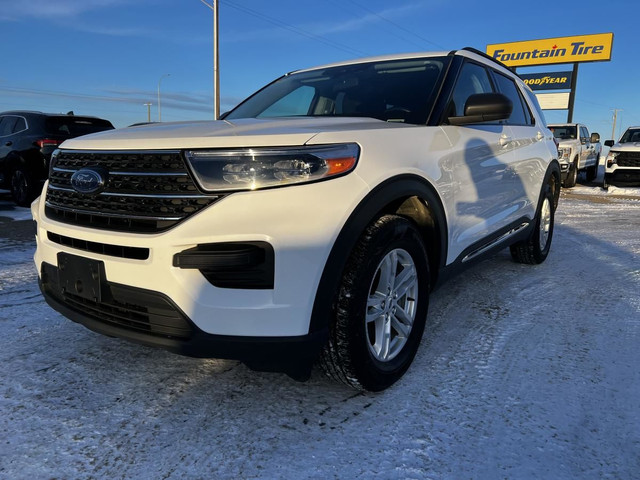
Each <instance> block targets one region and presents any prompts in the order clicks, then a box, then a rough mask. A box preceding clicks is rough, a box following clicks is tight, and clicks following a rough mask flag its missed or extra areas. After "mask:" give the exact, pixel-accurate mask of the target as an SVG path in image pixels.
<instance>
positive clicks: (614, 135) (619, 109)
mask: <svg viewBox="0 0 640 480" xmlns="http://www.w3.org/2000/svg"><path fill="white" fill-rule="evenodd" d="M612 110H613V130H611V140H613V141H614V142H615V141H616V140H617V138H616V120H617V119H618V112H622V109H621V108H613V109H612Z"/></svg>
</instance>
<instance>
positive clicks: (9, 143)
mask: <svg viewBox="0 0 640 480" xmlns="http://www.w3.org/2000/svg"><path fill="white" fill-rule="evenodd" d="M11 145H13V142H12V141H11V140H9V141H8V142H7V143H5V144H4V146H5V147H10V146H11Z"/></svg>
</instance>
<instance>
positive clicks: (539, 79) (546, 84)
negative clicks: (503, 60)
mask: <svg viewBox="0 0 640 480" xmlns="http://www.w3.org/2000/svg"><path fill="white" fill-rule="evenodd" d="M572 76H573V75H572V72H549V73H521V74H520V78H522V81H523V82H524V83H526V84H527V85H529V88H530V89H531V90H569V89H570V88H571V77H572Z"/></svg>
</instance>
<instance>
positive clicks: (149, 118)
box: [143, 103, 153, 123]
mask: <svg viewBox="0 0 640 480" xmlns="http://www.w3.org/2000/svg"><path fill="white" fill-rule="evenodd" d="M143 105H144V106H145V107H147V122H148V123H151V105H153V104H152V103H143Z"/></svg>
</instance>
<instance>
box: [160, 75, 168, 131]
mask: <svg viewBox="0 0 640 480" xmlns="http://www.w3.org/2000/svg"><path fill="white" fill-rule="evenodd" d="M170 76H171V74H170V73H165V74H164V75H162V76H161V77H160V79H159V80H158V121H159V122H161V121H162V106H161V105H160V82H162V79H163V78H164V77H170Z"/></svg>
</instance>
